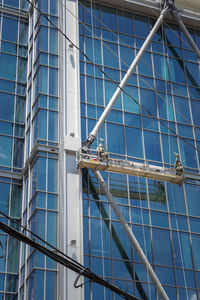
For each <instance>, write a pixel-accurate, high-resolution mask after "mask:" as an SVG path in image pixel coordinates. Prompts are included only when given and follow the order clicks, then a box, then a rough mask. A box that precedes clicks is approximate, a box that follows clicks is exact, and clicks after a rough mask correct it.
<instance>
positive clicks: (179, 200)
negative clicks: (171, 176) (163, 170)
mask: <svg viewBox="0 0 200 300" xmlns="http://www.w3.org/2000/svg"><path fill="white" fill-rule="evenodd" d="M167 194H168V203H169V209H170V211H171V212H176V213H183V214H184V213H185V202H184V193H183V187H182V186H178V185H172V184H170V183H167Z"/></svg>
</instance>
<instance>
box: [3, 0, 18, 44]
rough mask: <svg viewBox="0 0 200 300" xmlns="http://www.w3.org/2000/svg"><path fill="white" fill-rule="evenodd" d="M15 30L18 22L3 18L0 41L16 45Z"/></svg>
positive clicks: (16, 31)
mask: <svg viewBox="0 0 200 300" xmlns="http://www.w3.org/2000/svg"><path fill="white" fill-rule="evenodd" d="M11 1H12V0H11ZM13 1H14V0H13ZM13 1H12V2H13ZM17 29H18V22H17V21H16V20H14V19H9V18H5V17H4V18H3V27H2V39H3V40H7V41H10V42H14V43H16V42H17V33H18V30H17Z"/></svg>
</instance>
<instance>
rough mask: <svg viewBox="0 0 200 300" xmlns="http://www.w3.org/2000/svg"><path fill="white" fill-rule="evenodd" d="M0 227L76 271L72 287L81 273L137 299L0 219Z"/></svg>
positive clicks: (125, 295) (123, 294)
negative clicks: (76, 275)
mask: <svg viewBox="0 0 200 300" xmlns="http://www.w3.org/2000/svg"><path fill="white" fill-rule="evenodd" d="M0 229H1V230H3V231H4V232H6V233H7V234H8V235H10V236H12V237H14V238H16V239H17V240H19V241H21V242H23V243H25V244H27V245H29V246H31V247H33V248H35V249H36V250H38V251H40V252H41V253H43V254H44V255H46V256H48V257H50V258H51V259H53V260H54V261H56V262H57V263H60V264H62V265H63V266H65V267H66V268H68V269H70V270H72V271H74V272H76V273H78V274H79V275H78V277H77V279H76V280H75V282H74V287H78V286H76V283H77V281H78V278H79V277H80V276H81V275H82V276H84V277H86V278H88V279H89V280H90V281H91V282H95V283H98V284H100V285H102V286H104V287H106V288H108V289H110V290H111V291H112V292H114V293H116V294H118V295H120V296H122V297H124V298H125V299H127V300H139V299H138V298H136V297H134V296H132V295H130V294H129V293H126V292H125V291H123V290H121V289H120V288H118V287H117V286H115V285H113V284H111V283H109V282H108V281H105V280H104V279H102V278H101V277H99V276H97V275H96V274H95V273H93V272H91V271H90V270H89V269H88V268H86V267H84V266H83V265H80V266H77V264H75V263H74V262H71V261H69V260H68V259H66V258H64V257H62V256H61V255H59V254H57V253H55V252H53V251H52V250H49V249H48V248H46V247H45V246H42V245H41V244H39V243H38V242H36V241H34V240H32V239H30V238H29V237H27V236H25V235H24V234H22V233H20V232H19V231H17V230H15V229H13V228H12V227H10V226H8V225H6V224H4V223H3V222H1V221H0Z"/></svg>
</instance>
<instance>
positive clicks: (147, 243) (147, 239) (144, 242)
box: [125, 224, 152, 263]
mask: <svg viewBox="0 0 200 300" xmlns="http://www.w3.org/2000/svg"><path fill="white" fill-rule="evenodd" d="M132 230H133V233H134V234H135V237H136V239H137V240H138V242H139V244H140V247H141V248H142V250H143V252H144V253H145V255H146V256H147V259H148V261H149V262H150V263H152V248H151V243H152V239H151V234H150V229H149V227H143V226H140V225H135V224H134V225H132ZM125 249H126V248H125ZM134 259H135V261H139V262H140V261H141V260H140V258H139V256H138V255H137V254H136V252H135V251H134Z"/></svg>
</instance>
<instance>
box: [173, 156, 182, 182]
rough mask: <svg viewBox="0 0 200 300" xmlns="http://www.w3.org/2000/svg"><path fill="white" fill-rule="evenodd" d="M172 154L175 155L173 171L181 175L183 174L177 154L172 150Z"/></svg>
mask: <svg viewBox="0 0 200 300" xmlns="http://www.w3.org/2000/svg"><path fill="white" fill-rule="evenodd" d="M174 154H175V155H176V162H175V166H174V169H175V173H176V175H178V176H181V175H183V165H182V163H181V160H180V156H179V154H178V153H175V152H174Z"/></svg>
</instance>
